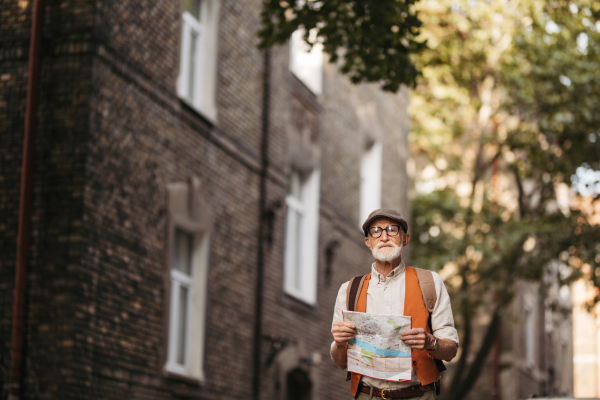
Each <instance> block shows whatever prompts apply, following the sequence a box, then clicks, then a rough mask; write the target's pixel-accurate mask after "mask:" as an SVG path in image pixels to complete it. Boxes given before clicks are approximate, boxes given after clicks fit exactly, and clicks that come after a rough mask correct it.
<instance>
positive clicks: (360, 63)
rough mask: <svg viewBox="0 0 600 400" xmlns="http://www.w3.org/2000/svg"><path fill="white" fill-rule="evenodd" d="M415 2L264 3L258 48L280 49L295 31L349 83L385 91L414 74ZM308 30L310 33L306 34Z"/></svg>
mask: <svg viewBox="0 0 600 400" xmlns="http://www.w3.org/2000/svg"><path fill="white" fill-rule="evenodd" d="M414 4H415V0H362V1H347V0H327V1H310V0H309V1H305V0H289V1H276V0H267V1H265V2H264V10H263V12H262V23H263V28H262V29H261V30H260V32H259V37H260V38H261V43H260V47H263V48H264V47H270V46H274V45H281V44H284V43H285V42H287V40H288V39H289V38H290V36H291V35H292V33H293V32H294V31H296V30H297V29H301V28H302V29H304V32H305V33H304V40H305V41H306V43H308V44H309V45H310V46H311V47H312V46H313V45H314V44H315V43H317V42H321V43H322V44H323V50H324V52H325V53H327V54H328V55H329V60H330V62H332V63H336V62H338V59H339V58H341V59H342V62H340V64H339V69H340V71H341V72H342V73H343V74H347V75H348V76H349V77H350V80H351V81H352V82H353V83H360V82H380V84H381V88H382V89H383V90H386V91H391V92H397V91H398V89H399V88H400V85H402V84H405V85H413V84H414V83H415V79H416V77H417V75H418V71H417V69H416V68H415V67H414V65H413V63H412V62H411V55H412V54H416V53H418V52H420V51H421V50H422V49H423V48H424V47H425V44H424V43H422V42H419V41H417V40H415V36H416V35H417V34H418V33H419V27H420V25H421V22H420V21H419V18H418V16H417V12H416V11H415V7H414ZM311 31H312V32H314V33H313V35H311Z"/></svg>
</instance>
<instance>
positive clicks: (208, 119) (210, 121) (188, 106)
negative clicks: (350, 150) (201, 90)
mask: <svg viewBox="0 0 600 400" xmlns="http://www.w3.org/2000/svg"><path fill="white" fill-rule="evenodd" d="M179 101H180V102H181V105H182V106H183V107H184V109H185V110H186V111H190V112H192V113H193V114H194V115H196V116H198V117H200V118H201V119H202V122H204V123H205V124H207V125H209V126H210V127H211V128H212V127H214V126H216V125H217V112H216V110H215V111H214V112H212V113H206V112H204V111H202V110H201V109H199V108H198V107H196V106H195V105H193V104H192V103H190V102H189V101H187V100H186V99H184V98H183V97H180V98H179ZM209 114H213V115H212V116H211V115H209Z"/></svg>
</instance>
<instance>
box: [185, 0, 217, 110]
mask: <svg viewBox="0 0 600 400" xmlns="http://www.w3.org/2000/svg"><path fill="white" fill-rule="evenodd" d="M219 5H220V2H219V0H183V15H182V32H181V57H180V64H179V78H178V80H177V92H178V94H179V96H180V97H181V98H182V99H184V100H186V101H187V102H188V103H189V104H190V105H191V106H193V107H194V108H196V109H197V110H198V111H200V112H201V113H202V114H204V115H205V116H206V117H208V118H209V119H210V120H213V121H214V120H216V117H217V109H216V101H215V87H216V61H217V60H216V59H217V52H216V49H217V21H218V16H219V12H218V9H219Z"/></svg>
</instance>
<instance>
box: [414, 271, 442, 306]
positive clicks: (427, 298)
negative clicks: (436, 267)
mask: <svg viewBox="0 0 600 400" xmlns="http://www.w3.org/2000/svg"><path fill="white" fill-rule="evenodd" d="M413 268H414V267H413ZM414 269H415V272H416V273H417V277H418V278H419V286H420V287H421V293H422V294H423V302H424V303H425V308H427V311H429V313H430V314H431V313H432V312H433V309H434V307H435V303H436V302H437V294H436V293H435V284H434V283H433V274H432V273H431V271H429V270H427V269H421V268H414Z"/></svg>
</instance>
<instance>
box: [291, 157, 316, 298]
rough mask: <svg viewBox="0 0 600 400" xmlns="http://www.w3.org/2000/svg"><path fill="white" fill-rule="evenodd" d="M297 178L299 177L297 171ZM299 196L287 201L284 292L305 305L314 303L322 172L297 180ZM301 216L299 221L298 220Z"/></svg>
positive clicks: (292, 196)
mask: <svg viewBox="0 0 600 400" xmlns="http://www.w3.org/2000/svg"><path fill="white" fill-rule="evenodd" d="M293 174H296V175H297V178H298V179H299V178H300V174H299V173H298V172H296V171H293V172H292V175H293ZM300 182H301V183H300V196H299V197H295V196H294V195H292V194H291V193H290V194H289V195H288V196H287V197H286V204H287V207H288V212H287V226H286V243H285V256H284V285H283V286H284V291H285V293H287V294H288V295H290V296H292V297H294V298H296V299H298V300H301V301H303V302H305V303H307V304H310V305H315V304H316V303H317V275H318V273H317V272H318V261H319V260H318V245H319V238H318V236H319V198H320V182H321V171H320V170H318V169H314V170H313V171H312V172H311V173H310V174H309V176H308V177H307V178H306V179H305V180H303V181H302V180H301V179H300ZM298 215H300V220H298Z"/></svg>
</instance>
